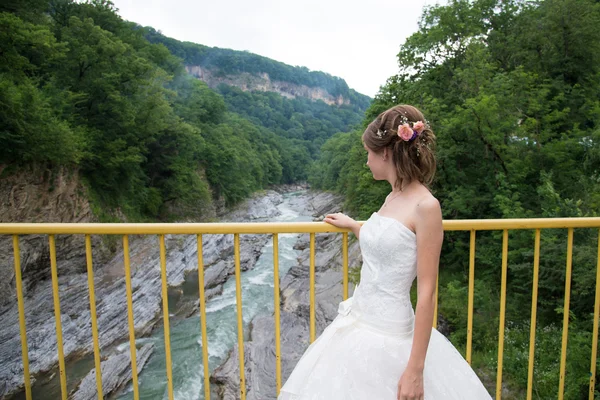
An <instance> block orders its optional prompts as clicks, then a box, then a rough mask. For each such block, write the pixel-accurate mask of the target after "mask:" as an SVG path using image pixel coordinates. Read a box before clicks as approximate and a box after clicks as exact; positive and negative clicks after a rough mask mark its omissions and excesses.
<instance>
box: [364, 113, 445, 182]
mask: <svg viewBox="0 0 600 400" xmlns="http://www.w3.org/2000/svg"><path fill="white" fill-rule="evenodd" d="M417 121H422V122H423V123H424V124H425V128H424V129H423V131H422V132H421V133H420V134H419V135H418V136H416V137H415V138H414V139H413V140H410V141H405V140H402V139H401V138H400V137H399V136H398V127H399V126H401V125H403V124H404V123H405V122H408V123H409V125H411V126H412V125H413V124H414V123H416V122H417ZM362 140H363V142H364V144H365V145H366V146H367V147H368V148H369V149H371V150H372V151H374V152H376V153H380V152H382V151H383V149H384V148H389V149H390V151H391V154H392V160H393V162H394V165H395V167H396V182H395V184H394V186H395V187H397V188H399V189H401V188H402V187H403V186H404V184H405V183H410V182H412V181H419V182H421V183H423V184H424V185H430V184H431V182H432V181H433V176H434V175H435V170H436V160H435V154H434V150H435V135H434V134H433V131H432V130H431V127H430V126H429V123H427V121H426V120H425V117H424V116H423V113H422V112H421V111H419V109H417V108H416V107H413V106H410V105H406V104H401V105H397V106H394V107H392V108H390V109H389V110H386V111H384V112H382V113H381V114H379V115H378V116H377V118H375V120H374V121H373V122H371V123H370V124H369V126H367V129H366V130H365V132H364V133H363V135H362Z"/></svg>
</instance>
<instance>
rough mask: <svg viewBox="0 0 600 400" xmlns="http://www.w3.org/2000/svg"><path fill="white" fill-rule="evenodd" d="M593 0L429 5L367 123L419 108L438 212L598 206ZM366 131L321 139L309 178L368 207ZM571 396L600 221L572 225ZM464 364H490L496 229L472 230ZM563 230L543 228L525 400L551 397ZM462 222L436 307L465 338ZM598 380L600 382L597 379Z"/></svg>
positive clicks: (485, 213)
mask: <svg viewBox="0 0 600 400" xmlns="http://www.w3.org/2000/svg"><path fill="white" fill-rule="evenodd" d="M598 27H600V2H598V1H592V0H543V1H519V0H474V1H466V0H451V1H449V2H448V3H447V4H446V5H443V6H439V5H438V6H433V7H429V8H426V9H425V11H424V13H423V15H422V18H421V20H420V24H419V30H418V31H417V32H416V33H414V34H413V35H412V36H410V37H409V38H408V39H407V40H406V42H405V43H403V44H402V46H401V48H400V52H399V54H398V63H399V66H400V72H399V73H398V74H397V75H395V76H392V77H390V78H389V79H388V81H387V82H386V84H385V85H384V86H383V87H382V89H381V91H380V93H379V94H378V95H377V96H376V98H375V100H374V102H373V104H372V105H371V107H370V108H369V110H368V111H367V118H366V120H365V121H364V124H365V125H366V124H367V123H368V122H370V121H372V120H373V119H374V118H375V117H376V115H377V114H378V113H380V112H381V111H383V110H385V109H387V108H389V107H390V106H392V105H394V104H398V103H408V104H414V105H416V106H417V107H419V108H421V109H422V110H423V111H424V114H425V116H426V118H428V120H429V122H430V124H431V125H432V127H433V130H434V132H435V133H436V136H437V156H438V172H437V177H436V180H435V182H434V184H433V186H432V188H431V189H432V191H433V192H434V194H435V195H436V196H437V197H438V198H439V200H440V202H441V205H442V209H443V214H444V218H445V219H463V218H482V219H488V218H538V217H584V216H599V215H600V30H599V29H598ZM361 133H362V132H361V131H360V130H358V131H355V132H352V133H340V134H337V135H336V136H334V137H333V138H332V139H330V140H329V141H327V142H326V143H325V145H324V146H323V148H322V152H321V158H320V159H319V160H318V162H317V163H316V164H315V165H314V168H313V169H312V172H311V176H310V182H312V184H313V185H314V186H315V187H319V188H323V189H328V188H334V189H335V190H337V191H340V192H342V193H344V194H346V199H347V201H346V205H345V207H346V211H348V212H349V213H351V214H353V215H355V216H357V217H359V218H367V217H368V216H369V215H370V213H372V212H373V211H376V210H377V208H378V207H379V205H380V204H381V203H382V202H383V200H384V198H385V195H386V194H387V193H388V192H389V190H390V188H389V185H388V184H387V182H385V183H382V182H374V181H373V180H372V177H371V174H370V172H369V170H368V168H367V167H366V166H365V161H366V152H365V150H364V149H363V147H362V143H361V139H360V136H361ZM574 244H575V248H574V251H573V277H572V287H571V307H570V314H569V318H570V325H569V331H568V332H569V336H568V356H567V369H566V371H567V372H566V386H565V388H566V392H565V398H566V399H582V398H588V397H587V392H588V385H589V378H590V370H589V366H590V355H591V346H592V317H593V310H594V293H595V274H596V263H597V261H596V260H597V255H598V254H597V252H598V230H597V229H577V230H575V234H574ZM533 249H534V232H532V231H510V233H509V259H508V292H507V321H509V322H508V323H507V325H506V330H505V347H504V349H505V351H504V374H503V375H504V382H505V384H506V385H507V386H508V387H509V388H511V389H512V391H513V393H517V394H516V395H515V397H514V398H518V399H521V398H525V394H524V390H525V388H526V385H527V360H528V351H529V330H530V328H529V325H530V322H529V321H530V317H531V314H530V310H531V292H532V270H533V255H534V254H533ZM476 250H477V256H476V264H475V265H476V267H475V279H476V282H475V313H474V318H475V321H474V328H473V332H474V333H473V340H474V342H473V346H474V355H473V362H474V365H475V366H476V367H477V368H480V369H481V370H483V371H486V370H487V371H488V372H489V375H490V377H494V376H495V372H496V366H497V349H498V326H499V325H498V322H499V308H500V306H499V304H500V278H501V268H500V267H501V254H502V232H478V233H477V247H476ZM566 259H567V231H566V229H564V230H558V229H556V230H542V234H541V259H540V281H539V302H538V307H539V308H538V318H537V335H536V338H537V339H536V358H535V372H534V379H533V381H534V387H533V389H534V392H533V393H534V398H539V399H550V398H556V397H557V392H558V387H559V365H560V348H561V332H562V319H563V301H564V293H565V292H564V290H565V289H564V288H565V266H566ZM468 266H469V233H468V232H464V233H452V232H446V234H445V243H444V248H443V255H442V262H441V266H440V268H441V272H440V313H441V315H442V316H443V318H444V319H446V320H447V321H448V323H449V324H450V326H451V330H452V334H451V338H452V341H453V342H454V343H455V344H456V345H458V346H459V347H463V349H464V346H465V343H466V335H467V313H466V311H465V306H466V304H467V279H468ZM596 389H598V386H596Z"/></svg>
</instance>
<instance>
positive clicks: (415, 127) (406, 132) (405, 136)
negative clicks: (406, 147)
mask: <svg viewBox="0 0 600 400" xmlns="http://www.w3.org/2000/svg"><path fill="white" fill-rule="evenodd" d="M402 122H403V123H402V125H398V136H399V137H400V139H402V140H404V141H405V142H410V141H413V140H415V138H416V137H417V136H419V135H420V134H421V133H423V131H424V130H425V128H426V127H427V125H425V122H423V121H416V122H409V121H408V119H407V118H406V117H403V118H402Z"/></svg>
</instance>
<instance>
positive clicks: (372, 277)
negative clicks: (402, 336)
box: [352, 213, 417, 332]
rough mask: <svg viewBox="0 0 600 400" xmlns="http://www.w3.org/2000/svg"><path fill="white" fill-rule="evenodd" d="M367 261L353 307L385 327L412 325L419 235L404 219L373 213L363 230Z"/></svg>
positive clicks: (365, 259)
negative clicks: (412, 299)
mask: <svg viewBox="0 0 600 400" xmlns="http://www.w3.org/2000/svg"><path fill="white" fill-rule="evenodd" d="M359 240H360V248H361V252H362V257H363V264H362V268H361V271H360V283H359V285H358V286H357V288H356V290H355V291H354V296H353V301H352V311H353V313H354V314H356V315H357V316H360V319H361V320H362V321H364V322H366V323H368V324H369V325H372V326H375V327H378V328H380V329H382V330H385V331H389V330H392V331H396V332H398V330H404V329H405V328H406V329H410V330H412V324H413V321H414V311H413V308H412V305H411V302H410V288H411V286H412V283H413V281H414V279H415V277H416V276H417V238H416V235H415V233H414V232H413V231H411V230H410V229H409V228H408V227H406V226H405V225H403V224H402V223H401V222H400V221H398V220H397V219H394V218H390V217H384V216H381V215H379V214H378V213H373V214H372V215H371V217H370V218H369V219H368V220H367V221H366V222H365V224H364V225H363V226H362V228H361V230H360V236H359Z"/></svg>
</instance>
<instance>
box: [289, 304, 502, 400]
mask: <svg viewBox="0 0 600 400" xmlns="http://www.w3.org/2000/svg"><path fill="white" fill-rule="evenodd" d="M351 301H352V300H351V299H349V300H348V301H346V302H343V303H341V304H340V313H339V315H338V316H337V317H336V319H335V320H334V321H333V322H332V323H331V324H330V325H329V326H328V327H327V328H326V329H325V331H324V332H323V334H322V335H321V336H319V338H317V340H316V341H315V342H314V343H312V344H311V345H310V346H309V348H308V349H307V350H306V352H305V353H304V355H303V356H302V358H301V359H300V361H299V362H298V364H297V365H296V367H295V369H294V371H293V372H292V374H291V375H290V377H289V379H288V380H287V382H286V383H285V385H284V386H283V387H282V389H281V392H280V395H279V397H278V400H342V399H343V400H358V399H360V400H364V399H377V400H396V398H397V385H398V381H399V379H400V377H401V376H402V373H403V372H404V369H405V368H406V365H407V362H408V359H409V356H410V352H411V347H412V337H413V329H412V326H407V327H406V329H405V330H404V332H398V331H396V332H394V333H393V334H391V333H390V332H389V331H385V330H381V329H379V327H375V326H372V325H370V324H366V323H364V322H363V321H362V320H361V318H359V317H357V316H355V315H354V314H353V313H351V312H350V311H345V310H349V309H350V308H351V307H350V304H347V303H351ZM344 303H346V304H344ZM423 385H424V398H425V400H438V399H456V400H459V399H460V400H484V399H491V397H490V395H489V394H488V392H487V390H486V389H485V387H484V386H483V384H482V383H481V381H480V380H479V378H478V377H477V375H476V374H475V372H474V371H473V369H472V368H471V366H470V365H469V364H468V363H467V362H466V361H465V359H464V358H463V357H462V355H461V354H460V353H459V352H458V351H457V350H456V348H455V347H454V346H453V345H452V344H451V343H450V341H448V339H446V338H445V337H444V336H443V335H442V334H441V333H439V332H438V331H437V330H436V329H433V330H432V332H431V339H430V342H429V347H428V350H427V356H426V359H425V368H424V371H423Z"/></svg>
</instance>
